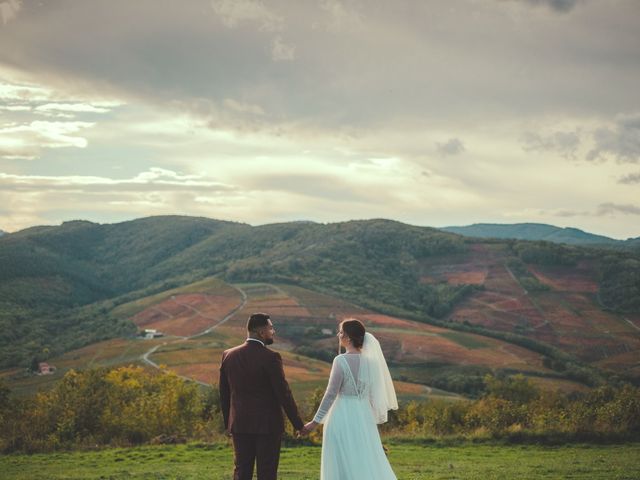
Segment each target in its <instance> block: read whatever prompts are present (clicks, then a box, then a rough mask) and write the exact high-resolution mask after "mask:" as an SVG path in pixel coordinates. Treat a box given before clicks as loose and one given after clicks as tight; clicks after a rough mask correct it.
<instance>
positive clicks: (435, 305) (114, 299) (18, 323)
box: [0, 216, 640, 395]
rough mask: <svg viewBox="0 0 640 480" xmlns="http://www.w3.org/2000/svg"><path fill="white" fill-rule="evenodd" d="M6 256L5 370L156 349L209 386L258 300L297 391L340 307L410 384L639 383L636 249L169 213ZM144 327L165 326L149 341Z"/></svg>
mask: <svg viewBox="0 0 640 480" xmlns="http://www.w3.org/2000/svg"><path fill="white" fill-rule="evenodd" d="M0 265H1V266H2V269H1V270H0V366H2V367H4V368H7V369H8V370H6V371H5V375H9V377H11V376H16V375H17V377H20V375H21V374H20V373H19V372H21V371H24V367H25V366H27V365H29V364H32V363H33V362H35V361H38V360H44V359H49V360H51V361H52V362H53V361H54V360H55V362H57V363H58V364H59V365H60V366H62V367H64V368H67V367H69V366H73V365H75V366H76V367H77V366H78V365H79V366H84V365H93V364H102V363H106V364H118V362H120V363H122V362H130V361H140V356H141V355H142V354H143V353H144V351H141V349H144V346H145V345H152V346H155V345H157V349H156V350H155V351H154V352H153V355H149V356H148V358H149V359H150V360H152V361H153V362H156V363H158V362H159V363H165V364H166V365H167V366H168V368H172V369H175V370H176V371H178V372H180V373H182V374H184V375H186V376H189V377H191V378H196V379H200V380H201V381H207V382H208V381H211V380H212V379H211V378H210V377H208V376H207V375H208V374H206V372H211V371H215V361H217V360H216V359H217V357H216V355H215V354H216V352H217V353H220V352H219V351H221V349H223V348H225V347H227V346H229V345H231V344H233V343H234V342H237V341H239V340H240V339H241V338H242V336H243V334H244V332H243V324H244V319H245V318H246V316H248V313H249V312H250V311H253V310H256V309H264V310H267V311H269V312H270V313H272V314H273V315H274V318H275V319H276V320H277V321H278V322H280V326H279V327H278V328H279V336H280V337H281V338H282V341H283V343H282V345H281V347H282V348H283V350H284V351H288V352H289V353H287V355H285V356H286V362H285V364H286V365H287V368H288V369H290V372H292V373H291V375H292V376H293V378H296V384H297V385H298V386H297V387H296V388H300V389H302V390H304V389H305V388H307V387H308V388H311V387H312V386H313V385H316V386H317V385H318V381H319V378H320V377H323V376H324V374H325V373H326V372H325V369H326V368H327V366H328V364H327V363H326V361H327V360H329V359H330V358H331V355H332V352H333V351H334V350H335V341H334V339H333V335H327V334H326V332H327V331H328V330H331V329H332V328H333V329H335V325H336V323H337V322H338V321H339V319H340V318H343V317H344V316H348V315H354V316H358V317H359V318H360V317H362V318H363V320H365V321H366V322H367V323H368V324H369V325H371V327H372V328H374V329H378V330H379V332H380V335H381V337H382V338H383V340H384V342H385V345H387V347H386V348H387V349H388V351H387V354H388V355H389V359H390V363H391V365H392V370H393V372H394V376H395V379H396V380H398V381H401V382H404V383H406V385H407V386H406V387H403V388H405V393H406V394H407V395H409V394H410V392H412V391H413V392H414V393H416V392H418V393H419V392H421V391H422V390H420V389H421V388H423V387H420V385H423V386H424V385H428V386H429V387H433V386H435V387H440V388H442V389H444V390H449V391H455V392H459V393H463V394H473V393H474V391H475V389H477V388H478V384H479V382H480V379H481V377H482V375H484V374H485V373H487V372H489V371H502V372H506V373H509V372H522V373H525V374H526V375H529V376H531V377H532V378H536V379H537V381H538V382H539V383H541V384H543V383H545V382H546V384H548V386H550V387H551V386H553V388H558V387H561V388H565V389H577V388H584V387H580V386H579V385H578V384H580V385H583V386H584V385H595V384H598V383H602V382H604V381H605V380H606V379H611V378H616V377H617V378H626V379H627V380H631V381H634V382H638V381H640V327H639V326H640V256H638V255H637V254H636V253H634V252H632V251H615V250H610V249H604V250H603V249H598V248H586V247H578V246H569V245H560V244H553V243H549V242H532V241H517V240H495V239H493V240H483V239H480V238H463V237H461V236H458V235H456V234H452V233H448V232H442V231H439V230H437V229H432V228H425V227H414V226H410V225H405V224H402V223H399V222H393V221H389V220H367V221H351V222H343V223H335V224H326V225H325V224H317V223H311V222H293V223H283V224H273V225H264V226H258V227H253V226H250V225H247V224H241V223H233V222H221V221H217V220H211V219H206V218H195V217H176V216H172V217H150V218H143V219H139V220H134V221H131V222H124V223H120V224H112V225H99V224H95V223H91V222H85V221H72V222H66V223H64V224H63V225H61V226H58V227H35V228H30V229H27V230H23V231H21V232H16V233H12V234H7V235H4V236H3V237H2V238H1V239H0ZM243 296H244V297H246V298H247V299H248V300H247V302H248V303H247V304H246V305H243V306H242V307H241V308H240V305H241V304H242V298H243ZM235 308H238V311H237V312H235V311H234V309H235ZM229 312H234V313H233V315H232V316H231V317H230V318H229V319H227V320H225V323H224V325H220V326H219V327H216V329H215V331H214V330H212V331H209V332H208V333H203V332H204V330H206V328H207V327H211V326H213V325H217V322H221V321H222V320H221V319H222V318H223V317H224V316H225V314H226V315H229V314H230V313H229ZM143 328H156V329H158V330H162V331H163V332H164V333H165V334H166V335H168V336H167V337H165V340H162V339H160V340H158V339H156V340H149V341H148V342H156V343H150V344H149V343H147V344H144V343H141V341H140V340H139V339H138V338H137V337H136V332H137V331H138V330H140V329H143ZM203 329H204V330H203ZM323 332H325V333H323ZM196 333H203V334H202V335H199V336H198V337H192V336H193V335H194V334H196ZM167 338H170V339H171V341H170V342H168V344H167V345H165V346H162V344H163V343H165V342H166V341H167V340H166V339H167ZM174 340H175V342H174ZM140 345H143V346H142V347H141V346H140ZM100 352H103V353H100ZM104 352H107V353H104ZM212 357H213V358H212ZM101 362H102V363H101ZM311 366H313V368H314V369H316V371H317V375H315V374H314V375H315V376H314V375H312V372H311V370H309V371H306V370H305V369H307V370H308V369H310V368H311ZM64 368H62V369H61V371H62V370H64ZM296 369H297V370H296ZM293 372H298V373H295V374H294V373H293ZM307 376H309V378H308V379H307V380H308V382H307V380H305V379H306V378H307ZM17 377H16V378H17ZM298 377H299V378H298ZM323 378H324V377H323ZM18 380H19V382H23V383H22V385H23V386H24V387H25V388H27V387H28V384H29V383H30V382H32V383H33V382H35V383H34V385H35V384H38V383H39V382H41V381H45V380H37V379H35V380H34V379H33V378H31V379H29V378H27V377H24V376H22V377H21V378H20V379H18ZM18 380H16V381H18ZM47 381H49V380H47ZM305 382H306V383H305ZM314 382H315V383H314ZM305 385H307V386H305ZM412 389H413V390H412ZM416 389H417V390H416Z"/></svg>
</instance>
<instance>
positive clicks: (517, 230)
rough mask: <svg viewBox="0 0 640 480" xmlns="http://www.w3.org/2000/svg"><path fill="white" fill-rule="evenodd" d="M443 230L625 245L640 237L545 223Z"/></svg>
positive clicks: (548, 240)
mask: <svg viewBox="0 0 640 480" xmlns="http://www.w3.org/2000/svg"><path fill="white" fill-rule="evenodd" d="M441 230H443V231H446V232H451V233H457V234H459V235H464V236H467V237H478V238H502V239H507V238H512V239H517V240H544V241H547V242H555V243H567V244H571V245H623V244H625V243H629V244H631V243H632V242H634V241H637V240H638V239H629V240H626V241H623V240H615V239H613V238H609V237H605V236H603V235H595V234H593V233H588V232H585V231H583V230H580V229H578V228H570V227H565V228H560V227H555V226H553V225H546V224H543V223H516V224H496V223H476V224H473V225H468V226H464V227H444V228H442V229H441Z"/></svg>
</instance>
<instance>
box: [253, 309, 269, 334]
mask: <svg viewBox="0 0 640 480" xmlns="http://www.w3.org/2000/svg"><path fill="white" fill-rule="evenodd" d="M270 318H271V317H270V316H269V315H267V314H266V313H254V314H253V315H251V316H250V317H249V320H248V321H247V330H249V331H250V332H255V331H256V330H257V329H258V328H260V327H266V326H267V325H269V319H270Z"/></svg>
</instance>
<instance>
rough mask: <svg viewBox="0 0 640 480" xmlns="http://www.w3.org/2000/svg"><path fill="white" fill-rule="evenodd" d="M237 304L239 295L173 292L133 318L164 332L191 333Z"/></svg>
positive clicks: (218, 320) (187, 334)
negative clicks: (173, 293)
mask: <svg viewBox="0 0 640 480" xmlns="http://www.w3.org/2000/svg"><path fill="white" fill-rule="evenodd" d="M239 304H240V295H237V296H236V297H233V296H228V295H208V294H204V293H190V294H183V295H174V296H172V297H171V298H169V299H167V300H164V301H163V302H160V303H158V304H155V305H152V306H150V307H148V308H146V309H145V310H143V311H142V312H140V313H138V314H136V315H135V316H134V317H133V322H134V323H135V324H136V325H137V326H138V327H140V328H150V329H156V330H158V331H160V332H162V333H164V334H166V335H176V336H191V335H195V334H197V333H200V332H202V331H204V330H206V329H207V328H209V327H211V326H213V325H215V324H216V323H218V322H220V321H221V320H222V319H223V318H224V317H225V316H226V315H228V314H229V313H230V312H231V311H232V310H233V309H234V308H236V307H237V306H238V305H239Z"/></svg>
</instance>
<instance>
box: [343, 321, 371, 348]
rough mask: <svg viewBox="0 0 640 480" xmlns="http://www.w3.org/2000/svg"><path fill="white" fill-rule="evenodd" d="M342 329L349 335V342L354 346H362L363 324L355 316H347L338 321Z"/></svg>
mask: <svg viewBox="0 0 640 480" xmlns="http://www.w3.org/2000/svg"><path fill="white" fill-rule="evenodd" d="M340 327H341V328H342V331H343V332H344V333H345V335H347V336H348V337H349V340H351V344H352V345H353V346H354V347H356V348H362V344H363V343H364V333H365V330H364V325H363V324H362V322H361V321H360V320H358V319H356V318H347V319H346V320H343V321H342V323H340Z"/></svg>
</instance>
